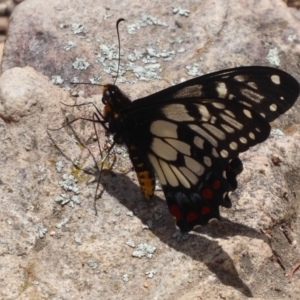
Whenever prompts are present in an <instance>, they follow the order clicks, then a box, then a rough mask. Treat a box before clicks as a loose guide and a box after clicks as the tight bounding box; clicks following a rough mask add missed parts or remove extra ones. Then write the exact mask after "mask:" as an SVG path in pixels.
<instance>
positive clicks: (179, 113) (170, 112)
mask: <svg viewBox="0 0 300 300" xmlns="http://www.w3.org/2000/svg"><path fill="white" fill-rule="evenodd" d="M161 112H162V113H163V114H164V116H165V117H166V118H167V119H169V120H173V121H179V122H182V121H194V118H193V117H192V116H190V114H189V113H188V111H187V110H186V107H185V105H183V104H170V105H166V106H165V107H163V108H162V109H161ZM170 124H172V123H170Z"/></svg>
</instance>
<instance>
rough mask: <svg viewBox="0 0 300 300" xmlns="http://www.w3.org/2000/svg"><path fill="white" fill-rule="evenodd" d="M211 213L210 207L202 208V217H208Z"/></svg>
mask: <svg viewBox="0 0 300 300" xmlns="http://www.w3.org/2000/svg"><path fill="white" fill-rule="evenodd" d="M209 213H210V208H209V207H208V206H203V207H202V208H201V215H202V216H205V215H208V214H209Z"/></svg>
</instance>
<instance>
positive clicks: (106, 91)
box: [102, 84, 131, 121]
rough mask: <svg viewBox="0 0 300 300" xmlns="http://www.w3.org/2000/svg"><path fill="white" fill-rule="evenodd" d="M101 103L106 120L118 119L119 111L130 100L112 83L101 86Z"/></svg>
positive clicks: (129, 102)
mask: <svg viewBox="0 0 300 300" xmlns="http://www.w3.org/2000/svg"><path fill="white" fill-rule="evenodd" d="M102 103H103V104H104V105H105V106H104V111H103V116H104V119H105V120H106V121H109V120H112V119H115V120H116V119H119V117H120V112H121V111H122V110H123V109H124V108H126V107H128V106H129V105H130V104H131V101H130V100H129V99H128V98H127V97H126V96H125V95H124V94H123V93H122V92H121V90H120V89H119V88H118V87H117V86H116V85H112V84H108V85H105V86H104V87H103V96H102Z"/></svg>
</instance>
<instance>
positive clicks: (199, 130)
mask: <svg viewBox="0 0 300 300" xmlns="http://www.w3.org/2000/svg"><path fill="white" fill-rule="evenodd" d="M188 126H189V127H190V128H191V129H192V130H194V131H195V132H197V133H198V134H199V135H201V136H202V137H203V138H205V139H206V140H207V141H209V142H210V143H211V144H212V145H213V146H214V147H218V141H217V140H216V139H215V138H214V137H212V136H211V135H210V134H208V133H207V132H206V131H205V130H203V129H202V128H201V127H200V126H197V125H194V124H190V125H188ZM194 143H195V139H194ZM195 145H196V146H197V144H195ZM197 147H198V146H197ZM201 149H203V148H201Z"/></svg>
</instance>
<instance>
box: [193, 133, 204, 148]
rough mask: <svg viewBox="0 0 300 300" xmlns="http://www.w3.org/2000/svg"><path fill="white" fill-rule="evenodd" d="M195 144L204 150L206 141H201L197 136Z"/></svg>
mask: <svg viewBox="0 0 300 300" xmlns="http://www.w3.org/2000/svg"><path fill="white" fill-rule="evenodd" d="M194 144H195V145H196V146H197V147H198V148H200V149H203V147H204V140H203V139H201V138H200V137H199V136H195V137H194Z"/></svg>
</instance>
